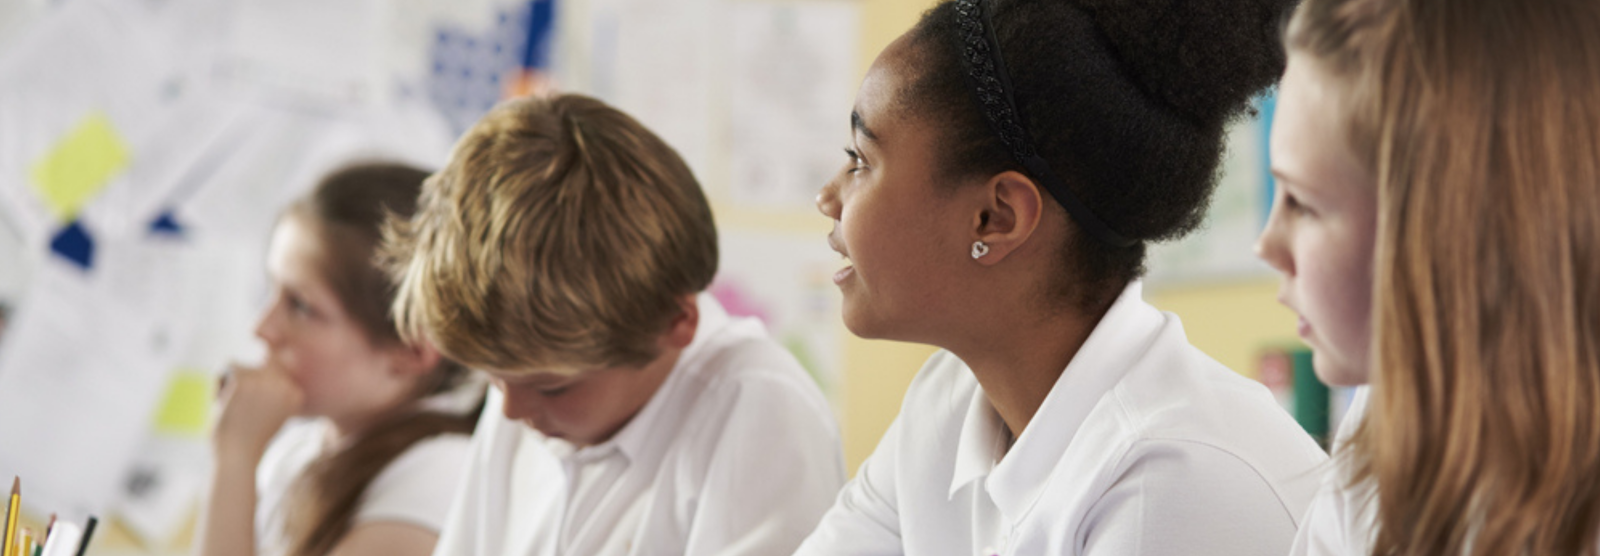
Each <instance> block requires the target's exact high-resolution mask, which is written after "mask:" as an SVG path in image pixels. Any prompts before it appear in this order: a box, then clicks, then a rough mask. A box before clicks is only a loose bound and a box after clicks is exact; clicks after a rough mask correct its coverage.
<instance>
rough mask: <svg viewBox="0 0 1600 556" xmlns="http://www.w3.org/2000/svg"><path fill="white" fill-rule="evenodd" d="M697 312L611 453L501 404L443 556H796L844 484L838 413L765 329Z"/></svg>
mask: <svg viewBox="0 0 1600 556" xmlns="http://www.w3.org/2000/svg"><path fill="white" fill-rule="evenodd" d="M699 304H700V325H699V329H698V330H697V331H696V332H695V338H694V341H693V342H692V343H691V344H690V345H689V347H688V348H686V349H685V350H684V352H683V354H682V355H681V356H680V358H679V360H678V363H677V365H676V366H675V367H674V368H673V370H672V372H671V374H669V375H668V377H667V379H666V380H665V381H664V382H663V383H662V385H661V387H660V389H659V390H657V391H656V393H655V395H654V396H652V397H651V399H650V401H649V402H647V403H646V404H645V406H644V408H642V409H640V410H639V413H638V414H637V415H635V416H634V417H633V419H632V420H630V421H629V422H628V424H627V425H625V426H624V427H623V428H622V429H621V430H620V431H618V432H617V434H616V435H615V436H613V437H612V438H611V439H610V440H607V441H606V442H604V443H601V444H597V445H594V446H588V447H584V448H581V449H574V448H573V447H572V446H571V445H570V444H567V443H565V442H563V441H560V440H556V439H550V438H547V437H544V436H543V435H540V434H539V433H538V432H536V431H533V430H531V429H529V428H527V427H525V426H523V425H521V424H519V423H517V422H515V421H511V420H508V419H506V418H505V417H504V415H503V413H502V411H501V406H502V404H503V403H504V399H503V397H502V396H501V394H500V392H499V391H498V390H492V391H491V392H490V396H489V399H488V402H487V407H486V408H485V409H484V413H483V418H482V420H481V421H479V425H478V430H477V432H475V433H474V434H473V454H472V460H471V462H470V464H469V466H468V470H467V477H466V479H465V481H464V482H463V484H462V488H461V490H460V492H459V493H458V494H457V498H456V501H455V503H454V505H452V506H451V513H450V517H449V518H448V519H447V521H446V524H445V530H444V532H443V533H442V536H441V537H440V539H439V544H438V548H436V549H435V551H434V554H435V556H469V555H470V556H500V555H507V556H546V555H557V554H561V555H572V556H601V555H618V556H621V555H634V556H645V555H655V554H675V555H688V556H695V555H713V554H714V555H727V556H732V555H747V554H748V555H763V556H764V555H770V554H789V553H790V552H793V550H794V548H795V547H796V546H798V545H799V544H800V541H801V540H802V539H804V538H805V536H806V534H807V533H809V532H810V531H811V530H812V529H813V528H814V527H815V526H816V523H817V520H818V519H820V518H821V516H822V514H823V513H824V512H825V511H827V509H828V506H829V505H830V504H831V503H832V501H833V497H834V495H835V494H836V493H837V492H838V490H839V486H840V485H841V484H843V483H844V478H845V475H844V464H843V456H842V453H841V449H840V445H839V432H838V426H837V425H836V424H835V422H834V419H833V413H832V410H831V409H830V408H829V406H828V403H827V400H826V399H825V398H824V397H823V395H822V392H821V391H820V390H819V389H818V388H817V385H816V383H815V382H814V381H813V380H812V379H811V377H810V376H809V375H807V374H806V372H805V371H804V370H803V369H802V368H801V367H800V365H799V363H797V362H796V361H795V360H794V358H793V357H792V356H791V355H789V354H788V352H786V351H784V350H783V348H782V347H780V346H779V345H778V344H777V343H776V342H774V341H773V340H772V339H771V338H770V337H769V336H767V334H766V332H765V330H764V329H763V327H762V326H761V324H760V323H759V322H757V321H755V320H753V319H731V318H729V316H728V315H727V313H726V312H724V311H723V309H722V307H721V306H720V305H718V304H717V302H716V301H715V300H713V299H711V298H710V297H709V296H706V295H702V296H700V298H699Z"/></svg>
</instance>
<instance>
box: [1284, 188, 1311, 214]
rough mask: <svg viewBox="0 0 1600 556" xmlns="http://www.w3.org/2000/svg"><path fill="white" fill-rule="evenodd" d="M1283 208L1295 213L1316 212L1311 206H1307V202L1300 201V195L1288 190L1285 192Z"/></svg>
mask: <svg viewBox="0 0 1600 556" xmlns="http://www.w3.org/2000/svg"><path fill="white" fill-rule="evenodd" d="M1283 208H1285V209H1288V210H1289V212H1291V213H1294V214H1306V215H1314V214H1315V213H1313V212H1312V211H1311V207H1307V206H1306V205H1305V203H1302V202H1300V198H1299V197H1295V196H1294V194H1293V193H1289V192H1287V191H1285V192H1284V193H1283Z"/></svg>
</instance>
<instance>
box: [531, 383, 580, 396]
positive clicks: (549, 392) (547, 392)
mask: <svg viewBox="0 0 1600 556" xmlns="http://www.w3.org/2000/svg"><path fill="white" fill-rule="evenodd" d="M571 390H572V385H571V384H564V385H561V386H557V387H555V388H540V389H539V395H541V396H544V397H546V398H554V397H558V396H560V395H562V394H565V393H567V392H569V391H571Z"/></svg>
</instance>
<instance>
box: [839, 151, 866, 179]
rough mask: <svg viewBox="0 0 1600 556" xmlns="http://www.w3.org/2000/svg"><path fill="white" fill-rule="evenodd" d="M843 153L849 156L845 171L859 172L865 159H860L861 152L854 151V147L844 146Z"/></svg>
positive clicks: (863, 165)
mask: <svg viewBox="0 0 1600 556" xmlns="http://www.w3.org/2000/svg"><path fill="white" fill-rule="evenodd" d="M844 155H845V156H847V157H850V168H849V169H848V170H846V172H849V173H851V174H854V173H856V172H860V171H861V170H863V169H864V167H865V164H864V162H865V161H863V160H861V153H859V152H856V150H855V149H852V148H850V147H845V148H844Z"/></svg>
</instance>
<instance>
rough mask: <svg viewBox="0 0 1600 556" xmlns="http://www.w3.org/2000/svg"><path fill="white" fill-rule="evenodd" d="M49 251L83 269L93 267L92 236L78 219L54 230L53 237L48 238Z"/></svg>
mask: <svg viewBox="0 0 1600 556" xmlns="http://www.w3.org/2000/svg"><path fill="white" fill-rule="evenodd" d="M50 252H51V253H54V254H56V255H59V256H61V258H64V259H66V260H68V261H70V262H72V263H73V264H76V265H78V267H80V268H82V269H84V270H89V269H91V268H94V238H93V237H91V236H90V235H89V230H88V229H87V228H84V227H83V223H82V222H81V221H79V220H73V221H72V223H71V224H67V227H65V228H62V229H61V231H60V232H56V235H55V237H53V238H51V239H50Z"/></svg>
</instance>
